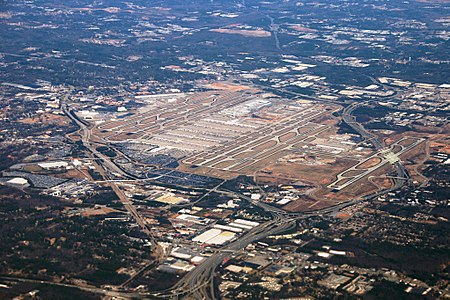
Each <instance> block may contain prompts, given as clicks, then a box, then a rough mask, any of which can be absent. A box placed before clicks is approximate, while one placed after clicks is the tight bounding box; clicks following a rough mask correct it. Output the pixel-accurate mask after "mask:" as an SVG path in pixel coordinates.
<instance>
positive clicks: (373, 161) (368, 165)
mask: <svg viewBox="0 0 450 300" xmlns="http://www.w3.org/2000/svg"><path fill="white" fill-rule="evenodd" d="M380 162H381V158H379V157H372V158H371V159H368V160H366V161H365V162H363V163H362V164H360V165H359V166H358V167H357V169H369V168H372V167H375V166H376V165H378V164H379V163H380Z"/></svg>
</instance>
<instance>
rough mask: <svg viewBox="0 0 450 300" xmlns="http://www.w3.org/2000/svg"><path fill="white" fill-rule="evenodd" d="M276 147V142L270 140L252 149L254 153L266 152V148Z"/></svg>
mask: <svg viewBox="0 0 450 300" xmlns="http://www.w3.org/2000/svg"><path fill="white" fill-rule="evenodd" d="M276 145H277V142H276V141H272V140H270V141H267V142H265V143H263V144H260V145H258V146H256V147H254V148H253V149H254V150H255V151H261V150H266V149H267V148H271V147H274V146H276Z"/></svg>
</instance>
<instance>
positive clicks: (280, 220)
mask: <svg viewBox="0 0 450 300" xmlns="http://www.w3.org/2000/svg"><path fill="white" fill-rule="evenodd" d="M366 104H367V103H366V102H362V103H355V104H351V105H349V106H348V107H346V108H345V109H344V111H343V120H344V122H346V123H347V124H348V125H349V126H351V127H352V128H353V129H354V130H355V131H357V132H358V133H359V134H360V135H361V136H362V137H363V138H364V139H365V140H367V141H370V142H371V143H372V144H373V145H374V147H375V149H376V150H377V151H380V150H382V149H383V145H382V143H381V142H380V141H379V140H378V138H377V137H376V136H375V135H374V134H372V133H370V132H368V131H367V130H366V129H365V128H364V127H363V126H362V125H361V124H359V123H358V122H356V120H355V118H354V117H353V116H352V112H353V111H354V110H355V109H356V108H358V107H361V106H363V105H366ZM63 111H64V112H65V113H66V115H67V116H68V117H69V118H70V119H71V120H72V121H73V122H74V123H75V124H77V125H78V126H79V127H80V134H81V139H82V143H83V145H84V146H85V147H86V148H87V149H89V151H90V152H91V153H92V156H93V158H96V160H94V162H95V164H96V165H97V169H98V171H99V173H100V174H101V175H102V176H103V178H104V180H105V182H107V184H109V186H110V187H111V188H112V190H113V191H114V192H115V193H116V194H117V196H118V197H119V199H120V201H121V202H122V203H123V205H124V207H125V209H126V210H127V211H128V212H129V213H130V215H132V216H133V218H134V219H135V220H136V223H137V224H139V226H140V227H141V229H142V230H143V232H144V233H146V235H147V236H148V237H149V239H150V241H151V242H152V245H154V246H156V247H155V251H156V253H155V256H156V257H157V258H159V259H158V261H160V260H162V259H163V257H164V255H163V251H162V250H161V249H160V247H159V246H158V244H157V239H156V238H155V237H154V236H153V235H152V233H151V231H150V230H149V229H148V227H147V225H146V222H145V220H144V219H143V218H142V216H141V215H140V214H139V212H138V211H137V210H136V208H135V207H134V206H133V205H132V203H131V202H130V201H129V199H128V197H127V196H126V195H125V193H124V192H123V191H122V190H121V189H120V187H119V186H118V184H117V182H116V181H114V180H111V179H112V178H110V174H111V173H113V174H114V173H115V174H118V175H119V176H122V177H124V178H127V179H129V178H130V176H129V174H126V173H125V172H124V171H123V170H121V169H120V168H119V167H118V166H117V165H115V164H114V163H113V162H112V161H111V160H110V159H109V158H108V157H106V156H104V155H103V154H101V153H99V152H98V151H97V150H96V149H95V147H94V146H93V145H92V144H91V142H90V135H91V131H90V129H89V126H88V125H87V124H85V122H83V121H81V120H79V119H78V118H77V117H76V116H75V115H74V114H73V112H71V111H70V110H69V109H68V108H67V107H66V106H63ZM394 166H395V168H396V170H397V177H398V179H395V180H396V181H395V186H394V187H393V188H391V189H389V190H384V191H380V192H378V193H375V194H373V195H370V196H367V197H363V198H358V199H354V200H352V201H349V202H345V203H340V204H337V205H335V206H332V207H328V208H325V209H321V210H316V211H311V212H304V213H288V212H285V211H283V210H281V209H278V208H276V207H273V206H271V205H269V204H266V203H264V202H261V201H255V200H252V199H250V198H249V197H247V196H245V195H242V194H239V193H236V192H233V191H229V190H224V189H221V184H220V185H218V186H216V187H215V188H214V189H213V191H215V192H218V193H222V194H226V195H229V196H231V197H239V198H241V199H244V200H246V201H248V202H249V203H251V204H253V205H255V206H258V207H260V208H262V209H263V210H265V211H267V212H269V213H270V214H271V215H272V220H270V221H267V222H264V223H262V224H260V225H258V226H256V227H255V228H253V229H251V230H250V231H248V232H247V233H245V234H243V235H242V236H240V237H238V238H237V239H236V240H234V241H232V242H231V243H229V244H227V245H225V246H224V247H222V248H220V249H218V250H217V251H216V252H215V253H214V254H213V255H211V256H210V257H208V258H207V259H206V260H205V261H204V262H203V263H201V264H200V265H199V266H197V267H196V268H195V269H193V270H192V271H190V272H189V273H187V274H186V275H185V276H184V277H183V278H182V279H181V280H180V281H179V282H178V283H177V284H175V285H174V286H173V287H172V288H170V289H168V290H165V291H160V292H153V293H142V294H139V295H138V297H139V298H143V297H148V298H166V299H180V298H186V299H216V292H215V288H214V275H215V270H216V269H217V267H218V266H220V264H222V263H223V261H224V260H226V259H230V258H232V257H233V256H234V255H236V254H238V253H239V252H240V251H241V250H243V249H244V248H245V247H246V246H247V245H249V244H250V243H253V242H255V241H258V240H261V239H263V238H265V237H268V236H271V235H277V234H280V233H283V232H285V231H288V230H290V229H293V228H295V226H296V222H297V220H300V219H304V218H308V217H312V216H325V215H332V214H335V213H337V212H339V211H340V210H342V209H343V208H345V207H348V206H351V205H354V204H357V203H360V202H362V201H366V200H369V199H372V198H373V197H376V196H378V195H381V194H383V193H386V192H389V191H392V190H395V189H398V188H400V187H401V186H403V184H404V183H405V182H406V181H407V180H408V177H407V174H406V172H405V170H404V167H403V166H402V165H401V163H400V162H396V163H395V164H394ZM149 181H151V180H149ZM145 269H146V268H145ZM129 282H130V281H127V282H126V283H125V284H128V283H129ZM92 291H93V292H97V293H102V294H104V295H106V296H118V297H127V298H130V297H136V294H135V293H117V294H114V293H112V292H111V293H110V292H108V291H105V290H103V289H96V288H93V290H92Z"/></svg>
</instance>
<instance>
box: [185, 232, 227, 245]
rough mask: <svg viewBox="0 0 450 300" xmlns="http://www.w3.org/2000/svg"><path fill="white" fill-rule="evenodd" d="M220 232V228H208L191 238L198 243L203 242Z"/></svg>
mask: <svg viewBox="0 0 450 300" xmlns="http://www.w3.org/2000/svg"><path fill="white" fill-rule="evenodd" d="M221 233H222V230H220V229H210V230H208V231H205V232H203V233H202V234H200V235H197V236H196V237H195V238H193V239H192V240H193V241H194V242H200V243H204V242H206V241H207V240H210V239H212V238H214V237H216V236H218V235H219V234H221Z"/></svg>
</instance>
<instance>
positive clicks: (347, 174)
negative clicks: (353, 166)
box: [342, 169, 365, 177]
mask: <svg viewBox="0 0 450 300" xmlns="http://www.w3.org/2000/svg"><path fill="white" fill-rule="evenodd" d="M364 172H365V170H364V169H362V170H350V171H348V172H345V173H343V174H342V176H345V177H354V176H358V175H360V174H362V173H364Z"/></svg>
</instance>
